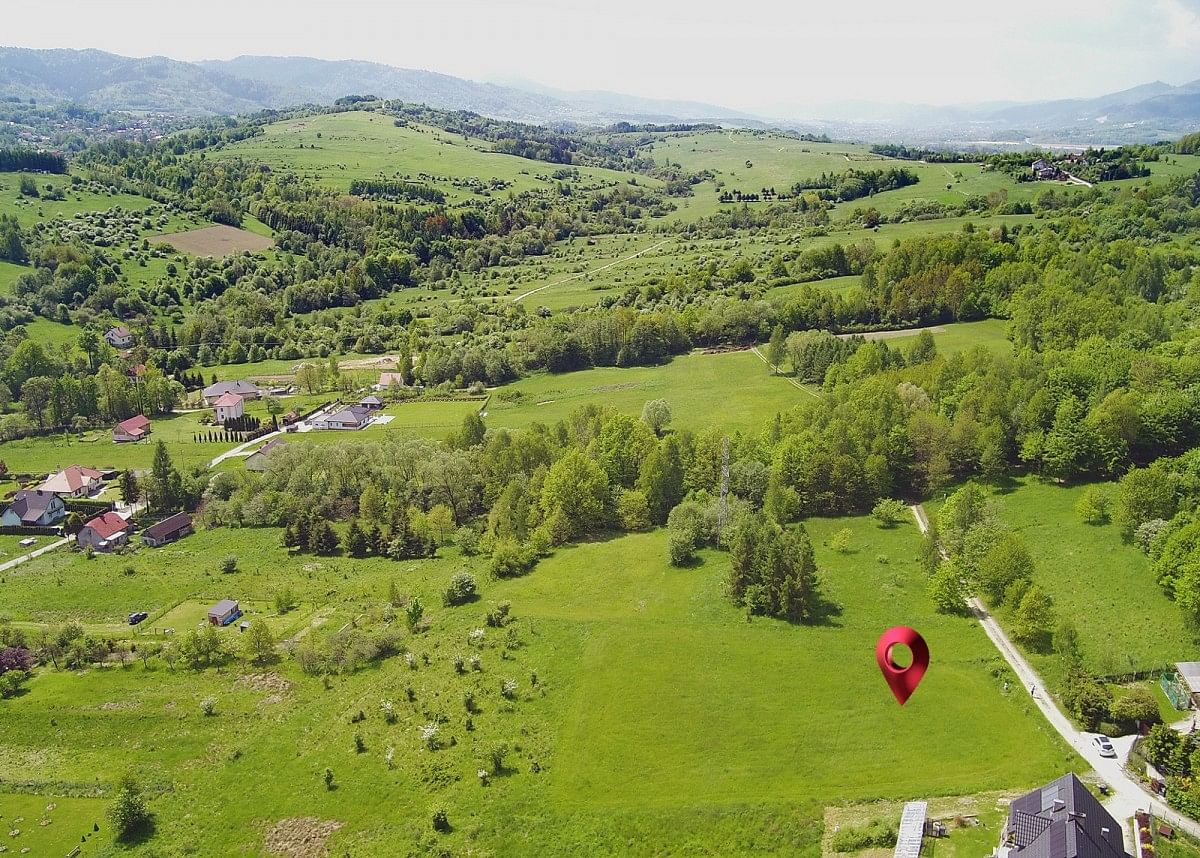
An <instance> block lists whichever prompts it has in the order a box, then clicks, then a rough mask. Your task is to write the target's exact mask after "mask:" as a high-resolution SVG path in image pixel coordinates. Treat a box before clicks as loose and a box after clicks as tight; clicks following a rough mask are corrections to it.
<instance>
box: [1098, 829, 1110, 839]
mask: <svg viewBox="0 0 1200 858" xmlns="http://www.w3.org/2000/svg"><path fill="white" fill-rule="evenodd" d="M1100 836H1101V837H1103V838H1105V839H1107V838H1108V829H1107V828H1101V829H1100Z"/></svg>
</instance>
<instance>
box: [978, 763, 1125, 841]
mask: <svg viewBox="0 0 1200 858" xmlns="http://www.w3.org/2000/svg"><path fill="white" fill-rule="evenodd" d="M996 855H997V858H1129V854H1128V853H1127V852H1126V851H1125V843H1124V838H1123V830H1122V828H1121V823H1119V822H1117V820H1115V819H1113V818H1112V815H1111V814H1109V812H1108V811H1107V810H1105V809H1104V806H1103V805H1102V804H1100V802H1099V801H1097V800H1096V797H1095V796H1094V795H1092V794H1091V793H1090V792H1088V789H1087V787H1085V786H1084V785H1083V784H1082V783H1081V782H1080V780H1079V778H1077V777H1075V775H1073V774H1066V775H1063V776H1062V777H1061V778H1059V779H1058V780H1056V781H1052V782H1051V783H1048V784H1046V786H1044V787H1040V788H1038V789H1035V790H1034V791H1033V792H1030V793H1027V794H1025V795H1023V796H1021V797H1020V798H1018V799H1014V800H1013V803H1012V804H1010V805H1009V807H1008V819H1007V820H1005V824H1004V830H1003V833H1002V834H1001V837H1000V846H999V848H998V849H997V850H996Z"/></svg>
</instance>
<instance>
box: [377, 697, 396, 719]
mask: <svg viewBox="0 0 1200 858" xmlns="http://www.w3.org/2000/svg"><path fill="white" fill-rule="evenodd" d="M379 709H380V711H381V712H383V720H384V721H386V722H387V723H389V724H395V723H396V705H395V704H394V703H392V701H390V700H385V701H383V702H382V703H380V704H379Z"/></svg>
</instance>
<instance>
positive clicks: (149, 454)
mask: <svg viewBox="0 0 1200 858" xmlns="http://www.w3.org/2000/svg"><path fill="white" fill-rule="evenodd" d="M200 417H201V415H200V414H199V413H188V414H175V415H171V416H166V417H156V418H153V419H152V420H151V421H150V428H151V434H150V438H151V440H150V441H149V442H146V441H143V442H140V443H132V444H131V443H123V444H118V443H116V442H114V441H113V439H112V432H111V430H108V429H96V430H91V431H88V432H85V433H84V434H83V435H82V436H78V435H74V434H69V433H68V434H64V435H51V436H47V437H42V438H25V439H22V440H19V441H6V442H5V444H4V457H5V461H6V462H7V463H8V467H9V469H10V470H12V471H13V472H14V473H49V472H52V471H57V470H60V469H62V468H65V467H67V466H68V465H87V466H88V467H112V468H121V469H124V468H136V469H143V470H144V469H149V467H150V463H151V461H152V460H153V459H154V442H155V441H165V442H166V443H167V449H168V450H169V451H170V453H171V458H172V460H173V461H174V463H175V465H176V467H188V466H191V465H198V464H201V463H203V462H207V461H208V460H209V459H211V458H213V457H214V456H217V455H218V454H220V453H222V452H224V451H225V450H227V449H229V448H230V447H233V446H234V445H233V444H221V443H199V444H197V443H193V441H192V436H193V434H194V433H197V432H202V431H207V430H209V429H211V428H212V427H211V426H204V425H202V424H201V422H200Z"/></svg>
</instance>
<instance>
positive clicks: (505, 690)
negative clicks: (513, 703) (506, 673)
mask: <svg viewBox="0 0 1200 858" xmlns="http://www.w3.org/2000/svg"><path fill="white" fill-rule="evenodd" d="M500 695H501V696H502V697H504V698H506V699H508V700H512V699H513V698H514V697H516V696H517V682H516V680H515V679H506V680H504V683H503V684H502V685H501V686H500Z"/></svg>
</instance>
